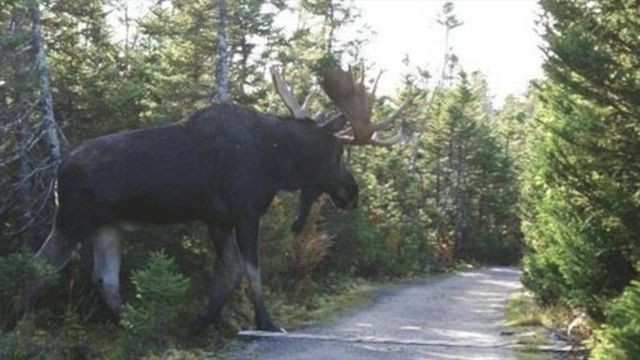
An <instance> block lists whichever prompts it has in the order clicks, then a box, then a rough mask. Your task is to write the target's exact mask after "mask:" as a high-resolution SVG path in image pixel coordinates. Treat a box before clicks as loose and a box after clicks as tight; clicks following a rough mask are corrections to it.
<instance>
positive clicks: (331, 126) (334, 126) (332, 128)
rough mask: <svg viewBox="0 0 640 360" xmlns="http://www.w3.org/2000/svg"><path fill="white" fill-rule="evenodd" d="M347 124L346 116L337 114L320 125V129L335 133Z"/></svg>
mask: <svg viewBox="0 0 640 360" xmlns="http://www.w3.org/2000/svg"><path fill="white" fill-rule="evenodd" d="M346 124H347V118H346V117H345V116H344V115H342V114H340V115H339V116H336V117H334V118H333V119H331V120H329V121H327V122H326V123H324V124H322V125H321V128H322V130H325V131H327V132H329V133H332V134H335V133H337V132H338V131H340V130H342V128H343V127H344V126H345V125H346Z"/></svg>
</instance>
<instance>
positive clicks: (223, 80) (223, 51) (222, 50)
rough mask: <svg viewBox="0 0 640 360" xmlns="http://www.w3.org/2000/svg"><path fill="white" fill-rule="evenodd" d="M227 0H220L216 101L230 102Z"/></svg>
mask: <svg viewBox="0 0 640 360" xmlns="http://www.w3.org/2000/svg"><path fill="white" fill-rule="evenodd" d="M228 16H229V14H228V12H227V0H218V59H217V62H216V90H217V91H216V99H215V100H216V101H217V102H226V101H229V84H228V82H229V39H228V37H227V18H228Z"/></svg>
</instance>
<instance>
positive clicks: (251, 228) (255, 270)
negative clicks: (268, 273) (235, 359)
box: [236, 217, 285, 332]
mask: <svg viewBox="0 0 640 360" xmlns="http://www.w3.org/2000/svg"><path fill="white" fill-rule="evenodd" d="M259 224H260V223H259V219H258V218H257V217H256V218H255V219H251V220H248V221H243V222H241V224H239V226H238V227H237V228H236V235H237V240H238V246H239V247H240V253H241V254H242V258H243V260H244V265H245V271H246V273H247V277H248V278H249V283H250V284H251V295H252V300H253V308H254V312H255V319H256V328H257V329H258V330H264V331H273V332H285V331H284V329H282V328H281V327H279V326H276V325H275V324H274V323H273V322H272V321H271V318H270V317H269V312H268V311H267V308H266V306H265V305H264V300H263V298H262V283H261V279H260V265H259V263H258V228H259Z"/></svg>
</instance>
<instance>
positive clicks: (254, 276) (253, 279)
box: [245, 263, 262, 299]
mask: <svg viewBox="0 0 640 360" xmlns="http://www.w3.org/2000/svg"><path fill="white" fill-rule="evenodd" d="M245 271H246V272H247V276H248V277H249V283H250V284H251V291H252V292H253V296H254V298H255V299H260V298H261V297H262V285H261V280H260V269H259V268H256V267H255V266H253V265H251V264H249V263H246V264H245Z"/></svg>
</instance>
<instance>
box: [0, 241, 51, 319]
mask: <svg viewBox="0 0 640 360" xmlns="http://www.w3.org/2000/svg"><path fill="white" fill-rule="evenodd" d="M36 279H38V280H40V281H42V282H44V284H47V285H51V284H53V283H54V282H55V281H56V279H57V274H56V273H55V271H54V269H53V268H52V267H51V266H50V265H49V264H47V263H46V262H45V261H44V260H43V259H41V258H38V257H35V256H33V253H31V252H29V251H27V250H23V251H21V252H18V253H14V254H10V255H7V256H0V324H4V323H5V322H6V321H8V320H9V317H10V316H11V315H12V314H11V311H12V310H13V306H14V302H15V300H16V299H17V298H18V297H19V296H20V294H22V293H23V292H24V291H25V290H26V287H27V286H28V285H29V283H31V282H33V281H34V280H36Z"/></svg>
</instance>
